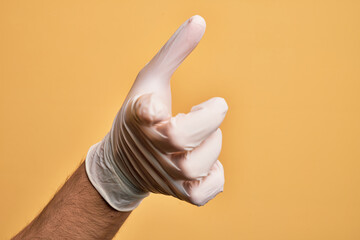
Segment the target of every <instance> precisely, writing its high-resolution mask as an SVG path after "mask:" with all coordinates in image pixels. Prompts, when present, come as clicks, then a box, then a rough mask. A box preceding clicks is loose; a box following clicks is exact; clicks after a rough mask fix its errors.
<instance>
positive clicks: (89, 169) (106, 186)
mask: <svg viewBox="0 0 360 240" xmlns="http://www.w3.org/2000/svg"><path fill="white" fill-rule="evenodd" d="M85 169H86V173H87V176H88V178H89V180H90V182H91V184H92V185H93V186H94V187H95V189H96V190H97V191H98V192H99V194H100V195H101V196H102V197H103V198H104V199H105V201H106V202H107V203H108V204H109V205H110V206H111V207H113V208H114V209H116V210H118V211H123V212H129V211H132V210H133V209H135V208H136V207H137V206H138V205H139V204H140V202H141V201H142V200H143V199H144V198H145V197H147V196H149V193H148V192H141V191H139V190H138V189H135V188H134V187H133V186H130V184H129V181H128V180H127V179H126V177H125V176H124V175H123V174H122V173H121V170H120V169H119V168H118V167H117V165H116V164H115V163H114V161H113V156H112V149H111V143H110V136H109V134H107V135H106V136H105V138H104V139H103V140H102V141H101V142H99V143H97V144H95V145H93V146H91V147H90V149H89V151H88V153H87V156H86V159H85Z"/></svg>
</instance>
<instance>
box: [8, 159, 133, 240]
mask: <svg viewBox="0 0 360 240" xmlns="http://www.w3.org/2000/svg"><path fill="white" fill-rule="evenodd" d="M130 213H131V212H119V211H116V210H114V209H113V208H111V207H110V206H109V205H108V204H107V203H106V202H105V201H104V199H103V198H102V197H101V196H100V194H99V193H98V192H97V191H96V190H95V188H94V187H93V186H92V185H91V183H90V181H89V179H88V177H87V175H86V172H85V164H84V162H83V163H82V164H81V165H80V167H79V168H78V169H77V170H76V171H75V172H74V174H73V175H72V176H71V177H70V178H69V179H68V180H67V181H66V183H65V184H64V186H63V187H62V188H61V189H60V190H59V191H58V192H57V193H56V194H55V196H54V197H53V199H52V200H51V201H50V202H49V203H48V205H47V206H46V207H45V208H44V209H43V211H42V212H41V213H40V214H39V215H38V216H37V217H36V218H35V219H34V220H33V221H32V222H31V223H30V224H29V225H28V226H26V227H25V228H24V229H23V230H22V231H21V232H20V233H18V234H17V235H16V236H15V237H14V238H13V240H18V239H22V240H24V239H87V240H91V239H112V238H113V237H114V235H115V234H116V232H117V231H118V230H119V229H120V227H121V225H122V224H123V223H124V222H125V220H126V218H127V217H128V216H129V215H130Z"/></svg>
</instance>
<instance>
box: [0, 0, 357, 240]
mask: <svg viewBox="0 0 360 240" xmlns="http://www.w3.org/2000/svg"><path fill="white" fill-rule="evenodd" d="M359 12H360V2H359V1H250V0H247V1H225V0H224V1H205V0H204V1H190V0H187V1H171V0H167V1H155V0H150V1H120V0H118V1H93V0H92V1H89V0H87V1H68V0H67V1H64V0H61V1H60V0H59V1H46V0H44V1H37V0H33V1H25V0H23V1H15V0H13V1H11V0H1V1H0V80H1V85H0V100H1V101H0V104H1V109H0V114H1V120H0V121H1V124H0V131H1V132H0V133H1V134H0V154H1V155H0V189H1V200H0V239H8V238H10V236H12V235H13V234H15V233H16V232H18V231H19V230H20V229H21V228H23V227H24V226H25V225H26V224H27V223H28V222H29V221H30V220H31V219H32V218H33V217H35V216H36V214H37V213H38V212H39V211H40V210H41V209H42V207H44V206H45V204H46V203H47V202H48V201H49V199H50V198H51V197H52V195H53V194H54V193H55V191H56V190H57V189H58V187H59V186H61V184H62V183H63V182H64V181H65V179H66V177H67V176H68V175H70V174H71V173H72V172H73V171H74V169H75V168H76V167H77V165H78V163H79V161H80V160H81V159H82V158H84V156H85V154H86V152H87V150H88V148H89V147H90V146H91V145H92V144H94V143H96V142H97V141H99V140H100V139H101V138H102V137H103V136H104V135H105V134H106V133H107V131H108V130H109V129H110V127H111V123H112V120H113V118H114V116H115V114H116V112H117V110H118V109H119V107H120V106H121V104H122V101H123V100H124V98H125V95H126V93H127V92H128V90H129V88H130V86H131V84H132V82H133V80H134V78H135V76H136V74H137V72H138V71H139V70H140V69H141V68H142V67H143V66H144V65H145V63H146V62H147V61H149V60H150V58H151V57H152V56H153V55H154V54H155V53H156V52H157V50H158V49H159V48H160V47H161V46H162V45H163V44H164V43H165V41H166V40H167V39H168V38H169V37H170V36H171V34H172V33H173V32H174V31H175V30H176V28H177V27H178V26H180V24H182V23H183V22H184V21H185V20H186V19H187V18H189V17H191V16H192V15H194V14H199V15H201V16H203V17H204V18H205V19H206V21H207V30H206V33H205V35H204V37H203V39H202V41H201V42H200V44H199V46H198V47H197V49H196V50H195V51H194V52H193V54H191V55H190V57H189V58H188V59H187V60H186V61H185V62H184V64H183V65H182V66H181V67H180V69H179V70H178V71H177V72H176V73H175V75H174V77H173V80H172V89H173V104H174V105H173V106H174V113H177V112H187V111H189V109H190V108H191V106H192V105H195V104H197V103H200V102H202V101H204V100H206V99H208V98H210V97H213V96H222V97H224V98H225V99H226V100H227V102H228V104H229V112H228V115H227V117H226V120H225V122H224V123H223V125H222V130H223V134H224V144H223V151H222V153H221V155H220V160H221V161H222V163H223V164H224V167H225V177H226V184H225V191H224V192H223V193H222V194H220V195H219V196H218V197H217V198H215V199H214V200H212V201H211V202H210V203H209V204H208V205H206V206H205V207H201V208H197V207H194V206H190V205H188V204H186V203H183V202H180V201H178V200H176V199H173V198H170V197H165V196H159V195H152V196H151V197H149V198H147V199H146V200H144V202H143V203H142V204H141V206H140V207H139V208H138V209H137V210H136V211H134V212H133V214H132V215H131V217H130V218H129V219H128V221H127V222H126V223H125V225H124V227H123V229H122V230H121V231H120V233H119V234H118V235H117V237H116V239H207V240H211V239H214V240H218V239H244V240H255V239H264V240H273V239H274V240H282V239H284V240H297V239H316V240H318V239H326V240H331V239H341V240H350V239H351V240H355V239H360V14H359ZM203 86H205V87H203Z"/></svg>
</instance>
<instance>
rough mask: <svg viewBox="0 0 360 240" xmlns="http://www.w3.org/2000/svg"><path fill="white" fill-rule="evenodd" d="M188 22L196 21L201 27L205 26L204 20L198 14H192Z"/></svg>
mask: <svg viewBox="0 0 360 240" xmlns="http://www.w3.org/2000/svg"><path fill="white" fill-rule="evenodd" d="M189 23H196V24H199V25H201V26H203V27H206V21H205V19H204V18H203V17H202V16H200V15H194V16H192V17H191V18H190V19H189Z"/></svg>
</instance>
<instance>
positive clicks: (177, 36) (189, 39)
mask: <svg viewBox="0 0 360 240" xmlns="http://www.w3.org/2000/svg"><path fill="white" fill-rule="evenodd" d="M205 27H206V24H205V21H204V19H203V18H202V17H200V16H197V15H196V16H193V17H191V18H190V19H189V20H187V21H186V22H185V23H184V24H182V25H181V26H180V28H179V29H178V30H177V31H176V32H175V33H174V35H173V36H172V37H171V38H170V39H169V41H168V42H167V43H166V44H165V45H164V46H163V47H162V48H161V49H160V51H159V52H158V53H157V54H156V55H155V57H154V58H153V59H152V60H151V61H150V62H149V63H148V64H147V65H146V66H145V67H144V68H143V69H142V70H141V71H140V73H139V74H138V76H137V78H136V80H135V82H134V85H133V86H132V88H131V90H130V92H129V94H128V96H127V97H126V99H125V101H124V104H123V106H122V107H121V109H120V111H119V112H118V114H117V116H116V118H115V120H114V122H113V125H112V128H111V130H110V132H109V133H108V134H107V135H106V136H105V138H104V139H103V140H102V141H101V142H99V143H97V144H95V145H94V146H92V147H91V148H90V150H89V152H88V155H87V157H86V162H85V163H86V172H87V175H88V177H89V179H90V181H91V183H92V184H93V185H94V187H95V188H96V189H97V191H98V192H99V193H100V194H101V196H102V197H103V198H104V199H105V200H106V201H107V202H108V203H109V204H110V205H111V206H112V207H113V208H115V209H117V210H119V211H131V210H133V209H134V208H136V207H137V206H138V204H139V203H140V202H141V200H142V199H143V198H145V197H146V196H148V195H149V192H153V193H161V194H166V195H172V196H174V197H176V198H179V199H181V200H184V201H187V202H189V203H192V204H195V205H198V206H200V205H204V204H205V203H206V202H208V201H209V200H210V199H212V198H214V197H215V196H216V195H217V194H218V193H219V192H222V191H223V186H224V170H223V166H222V165H221V163H220V161H219V160H218V159H217V158H218V156H219V154H220V150H221V142H222V135H221V131H220V129H219V126H220V124H221V122H222V121H223V119H224V117H225V114H226V112H227V109H228V107H227V104H226V102H225V100H224V99H222V98H212V99H210V100H208V101H206V102H203V103H201V104H199V105H197V106H194V107H193V108H192V109H191V111H190V112H189V113H187V114H178V115H176V116H175V117H172V114H171V91H170V78H171V76H172V74H173V73H174V71H175V70H176V69H177V67H178V66H179V65H180V64H181V62H182V61H183V60H184V59H185V58H186V56H187V55H189V54H190V52H191V51H192V50H193V49H194V48H195V47H196V45H197V44H198V43H199V41H200V39H201V37H202V36H203V34H204V32H205Z"/></svg>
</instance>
